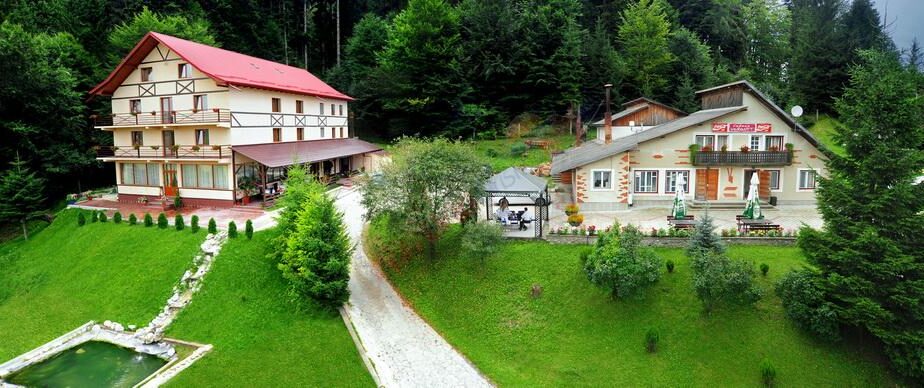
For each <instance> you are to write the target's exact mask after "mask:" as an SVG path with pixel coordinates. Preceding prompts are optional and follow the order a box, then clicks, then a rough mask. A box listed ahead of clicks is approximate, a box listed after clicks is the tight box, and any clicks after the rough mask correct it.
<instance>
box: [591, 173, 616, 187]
mask: <svg viewBox="0 0 924 388" xmlns="http://www.w3.org/2000/svg"><path fill="white" fill-rule="evenodd" d="M591 175H592V176H591V178H592V179H593V182H594V186H593V187H594V189H596V190H611V189H612V188H613V170H592V171H591Z"/></svg>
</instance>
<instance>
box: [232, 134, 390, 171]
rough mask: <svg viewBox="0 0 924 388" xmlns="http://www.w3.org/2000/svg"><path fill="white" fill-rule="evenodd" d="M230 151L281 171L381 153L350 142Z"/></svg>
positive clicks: (372, 146)
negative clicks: (297, 166)
mask: <svg viewBox="0 0 924 388" xmlns="http://www.w3.org/2000/svg"><path fill="white" fill-rule="evenodd" d="M231 150H232V151H235V152H238V153H240V154H241V155H244V156H246V157H248V158H251V159H253V160H255V161H257V162H259V163H260V164H262V165H264V166H266V167H283V166H290V165H293V164H303V163H314V162H320V161H322V160H329V159H337V158H343V157H347V156H353V155H359V154H365V153H370V152H376V151H381V150H382V147H379V146H377V145H375V144H372V143H369V142H365V141H362V140H359V139H358V138H349V139H328V140H312V141H294V142H286V143H267V144H250V145H238V146H232V147H231Z"/></svg>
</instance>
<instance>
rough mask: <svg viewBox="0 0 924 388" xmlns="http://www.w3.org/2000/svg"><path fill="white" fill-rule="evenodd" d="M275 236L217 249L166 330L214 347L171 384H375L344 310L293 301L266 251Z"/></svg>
mask: <svg viewBox="0 0 924 388" xmlns="http://www.w3.org/2000/svg"><path fill="white" fill-rule="evenodd" d="M272 236H273V231H267V232H258V233H256V234H254V238H253V240H252V241H248V240H246V239H244V238H243V237H241V238H239V239H236V240H231V241H230V242H228V243H227V244H226V245H225V246H224V248H223V249H222V251H221V253H220V254H219V255H218V256H217V257H216V261H215V263H214V266H213V267H212V270H211V272H209V274H208V275H207V276H206V278H205V282H204V285H203V287H202V290H201V291H200V292H199V293H198V294H197V295H196V297H195V298H194V299H193V302H192V304H191V305H190V306H189V307H188V308H187V309H186V310H184V311H183V313H181V315H180V317H179V318H178V319H177V321H176V322H175V323H174V324H173V325H172V326H171V327H170V329H169V330H168V332H167V334H168V335H169V336H171V337H175V338H180V339H184V340H190V341H196V342H201V343H209V344H213V345H214V346H215V348H214V349H213V350H212V352H211V353H209V354H208V355H206V356H205V357H204V358H202V359H200V360H199V361H196V363H195V364H193V366H192V367H190V368H189V369H187V370H185V371H183V373H180V374H179V375H178V376H177V378H176V379H174V380H173V381H171V385H173V386H183V387H200V386H216V387H227V386H257V387H260V386H266V387H269V386H367V387H368V386H374V385H375V383H374V382H373V380H372V378H371V377H370V376H369V373H368V372H367V371H366V368H365V366H364V365H363V363H362V360H361V359H360V358H359V354H358V352H357V351H356V348H355V346H354V344H353V340H352V339H351V338H350V335H349V333H348V332H347V329H346V327H345V326H344V323H343V320H341V318H340V316H339V315H338V314H337V313H335V312H327V311H324V310H321V309H319V308H317V307H315V306H313V305H308V304H304V303H303V304H301V306H300V307H299V306H298V305H297V304H296V303H294V302H291V301H290V299H289V296H288V295H287V293H286V284H285V282H284V279H282V276H281V275H280V272H279V270H277V269H276V266H275V265H274V264H273V263H272V262H270V260H267V259H266V253H267V251H268V250H269V249H274V247H273V246H272V245H271V237H272ZM297 308H300V310H301V311H296V309H297Z"/></svg>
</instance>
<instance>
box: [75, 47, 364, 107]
mask: <svg viewBox="0 0 924 388" xmlns="http://www.w3.org/2000/svg"><path fill="white" fill-rule="evenodd" d="M158 43H161V44H163V45H164V46H167V47H169V48H170V50H172V51H173V52H175V53H176V54H177V55H179V56H180V57H181V58H183V59H184V60H186V61H187V62H189V63H190V64H191V65H192V66H194V67H195V68H197V69H199V71H201V72H203V73H205V74H206V75H208V76H209V77H211V78H213V79H214V80H215V82H217V83H218V84H219V85H221V86H228V85H236V86H246V87H252V88H258V89H269V90H276V91H282V92H288V93H296V94H305V95H311V96H319V97H328V98H333V99H340V100H352V98H351V97H350V96H347V95H345V94H343V93H340V92H339V91H337V90H336V89H334V88H332V87H331V86H330V85H328V84H326V83H324V81H321V80H320V79H319V78H318V77H315V76H314V74H311V73H309V72H308V71H307V70H305V69H300V68H297V67H292V66H287V65H283V64H281V63H276V62H272V61H267V60H265V59H260V58H256V57H251V56H249V55H244V54H240V53H236V52H233V51H228V50H223V49H220V48H217V47H212V46H208V45H204V44H201V43H196V42H191V41H188V40H185V39H180V38H177V37H173V36H170V35H164V34H160V33H157V32H149V33H147V35H145V36H144V37H143V38H141V41H139V42H138V44H136V45H135V47H134V48H133V49H132V51H131V52H129V53H128V55H127V56H126V57H125V58H124V59H122V63H120V64H119V66H117V67H116V68H115V70H113V71H112V73H111V74H109V76H108V77H106V80H104V81H103V82H102V83H100V84H99V85H96V87H95V88H93V90H91V91H90V94H93V95H111V94H112V93H113V92H114V91H115V90H116V88H118V87H119V86H120V85H121V84H122V82H123V81H125V78H127V77H128V75H129V74H131V72H132V70H134V69H135V68H136V67H138V64H140V63H141V61H142V60H144V57H146V56H147V55H148V53H150V52H151V50H153V49H154V48H155V47H157V44H158Z"/></svg>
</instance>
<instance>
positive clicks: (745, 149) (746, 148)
mask: <svg viewBox="0 0 924 388" xmlns="http://www.w3.org/2000/svg"><path fill="white" fill-rule="evenodd" d="M750 150H751V149H750V148H749V147H748V146H741V152H748V151H750Z"/></svg>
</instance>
